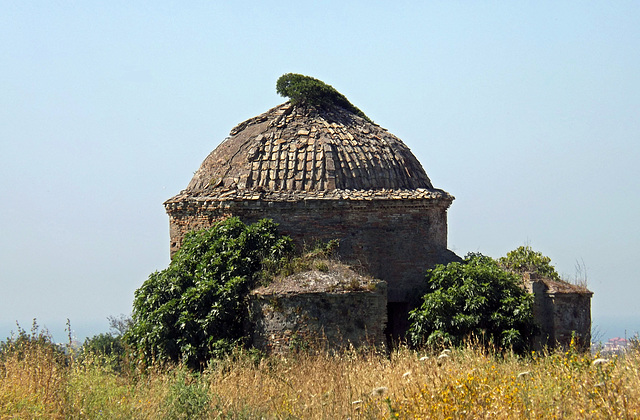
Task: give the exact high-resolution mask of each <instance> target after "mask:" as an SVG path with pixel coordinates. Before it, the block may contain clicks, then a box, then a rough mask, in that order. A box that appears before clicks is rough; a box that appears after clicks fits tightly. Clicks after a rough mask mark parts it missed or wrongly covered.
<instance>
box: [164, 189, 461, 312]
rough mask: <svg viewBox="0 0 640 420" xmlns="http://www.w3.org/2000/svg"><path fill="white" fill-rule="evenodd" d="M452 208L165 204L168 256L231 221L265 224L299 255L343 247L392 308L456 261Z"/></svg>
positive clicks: (397, 203) (386, 203) (423, 202)
mask: <svg viewBox="0 0 640 420" xmlns="http://www.w3.org/2000/svg"><path fill="white" fill-rule="evenodd" d="M449 204H450V201H447V200H436V199H417V200H403V199H396V200H322V199H316V200H297V201H289V202H287V201H281V202H273V201H261V200H245V201H208V202H203V201H190V202H181V203H175V204H174V203H172V204H167V212H168V213H169V217H170V236H171V253H172V254H173V253H174V252H175V251H176V250H177V249H179V247H180V244H181V242H182V238H183V236H184V234H185V233H186V232H188V231H190V230H194V229H200V228H204V227H208V226H210V225H212V224H213V223H215V222H216V221H218V220H221V219H223V218H225V217H228V216H230V215H233V216H238V217H240V219H241V220H243V221H244V222H245V223H253V222H256V221H258V220H260V219H262V218H265V217H268V218H271V219H273V220H274V221H275V222H276V223H279V224H280V231H281V232H282V233H283V234H286V235H289V236H291V237H292V238H293V240H294V241H295V242H296V244H297V245H298V246H300V247H302V246H304V245H305V244H306V245H308V246H313V245H314V244H315V243H316V241H318V240H320V241H328V240H331V239H339V240H340V247H339V250H338V252H339V255H340V258H341V259H342V260H343V261H344V262H346V263H349V264H352V265H355V266H361V267H363V268H364V269H365V270H366V271H367V272H368V273H370V274H371V275H372V276H374V277H376V278H379V279H382V280H385V281H387V282H388V285H389V291H388V296H389V301H392V302H393V301H398V302H402V301H412V300H413V299H414V298H415V296H420V295H421V293H420V290H421V289H422V287H424V274H425V271H426V270H427V269H428V268H431V267H433V266H434V265H435V264H438V263H447V262H450V261H453V260H456V259H457V256H456V255H455V254H453V253H452V252H450V251H448V250H447V215H446V211H447V208H448V206H449Z"/></svg>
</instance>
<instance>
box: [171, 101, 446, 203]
mask: <svg viewBox="0 0 640 420" xmlns="http://www.w3.org/2000/svg"><path fill="white" fill-rule="evenodd" d="M392 192H393V193H394V194H399V193H400V192H403V194H401V195H402V197H401V198H408V197H409V196H411V197H417V198H438V197H446V198H449V199H453V197H451V196H450V195H449V194H448V193H446V192H444V191H442V190H437V189H434V188H433V186H432V185H431V181H430V180H429V178H428V177H427V174H426V173H425V171H424V169H423V168H422V166H421V165H420V162H418V160H417V159H416V157H415V156H414V155H413V154H412V153H411V151H410V150H409V148H408V147H407V146H406V145H405V144H404V143H403V142H402V141H401V140H400V139H398V138H397V137H396V136H394V135H392V134H390V133H389V132H387V131H386V130H385V129H383V128H381V127H380V126H378V125H376V124H373V123H371V122H368V121H367V120H365V119H363V118H362V117H360V116H358V115H356V114H354V113H352V112H349V111H346V110H344V109H343V108H340V107H330V108H317V107H314V106H311V105H305V104H297V105H293V104H291V103H290V102H286V103H284V104H282V105H280V106H277V107H275V108H272V109H271V110H269V111H267V112H266V113H264V114H262V115H259V116H257V117H254V118H251V119H249V120H247V121H244V122H242V123H240V124H239V125H237V126H236V127H235V128H233V130H231V133H230V136H229V137H227V138H226V139H225V140H224V141H223V142H222V143H221V144H220V145H219V146H218V147H217V148H216V149H215V150H214V151H213V152H211V153H210V154H209V156H207V158H206V159H205V160H204V162H203V163H202V165H201V166H200V168H199V169H198V171H197V172H196V173H195V175H194V177H193V179H192V180H191V182H190V183H189V185H188V186H187V188H186V190H184V191H182V192H181V193H180V194H178V195H177V196H175V197H173V198H172V199H170V200H168V202H167V203H170V202H178V201H182V200H184V199H205V198H213V199H224V198H226V199H238V198H243V197H245V198H246V197H248V196H252V197H254V199H255V197H256V194H260V195H261V198H264V195H265V194H266V195H269V196H270V198H269V199H275V200H278V199H279V198H278V197H280V199H288V200H290V199H291V198H292V197H293V198H295V197H298V196H305V197H309V196H317V195H320V196H323V197H325V196H327V195H329V196H336V195H337V196H339V197H341V198H350V199H358V198H361V199H366V198H368V197H371V196H374V197H375V196H380V197H382V196H387V195H389V194H390V193H392ZM407 194H408V195H407Z"/></svg>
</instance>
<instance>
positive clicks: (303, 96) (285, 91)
mask: <svg viewBox="0 0 640 420" xmlns="http://www.w3.org/2000/svg"><path fill="white" fill-rule="evenodd" d="M276 92H278V94H279V95H280V96H285V97H287V98H289V99H291V103H293V104H302V103H304V104H309V105H314V106H318V107H324V108H328V107H333V106H338V107H340V108H344V109H346V110H347V111H350V112H353V113H354V114H356V115H358V116H360V117H362V118H364V119H365V120H367V121H369V122H371V120H370V119H369V117H367V116H366V115H365V114H364V112H362V111H360V110H359V109H358V108H356V107H355V106H354V105H352V104H351V102H349V100H348V99H347V98H346V97H345V96H344V95H343V94H341V93H340V92H338V91H337V90H336V89H334V88H333V87H332V86H330V85H328V84H326V83H324V82H323V81H321V80H318V79H314V78H313V77H309V76H304V75H302V74H295V73H287V74H284V75H282V76H281V77H280V78H279V79H278V81H277V82H276Z"/></svg>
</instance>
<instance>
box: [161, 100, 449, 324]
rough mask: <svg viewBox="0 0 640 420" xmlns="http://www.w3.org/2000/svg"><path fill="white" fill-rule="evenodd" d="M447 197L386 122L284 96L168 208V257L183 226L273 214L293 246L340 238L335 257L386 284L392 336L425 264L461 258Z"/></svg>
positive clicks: (211, 159) (219, 151) (208, 162)
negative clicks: (452, 237)
mask: <svg viewBox="0 0 640 420" xmlns="http://www.w3.org/2000/svg"><path fill="white" fill-rule="evenodd" d="M452 201H453V197H452V196H451V195H450V194H448V193H447V192H445V191H443V190H440V189H436V188H434V187H433V185H432V184H431V181H430V180H429V178H428V177H427V174H426V173H425V171H424V169H423V168H422V166H421V165H420V162H418V160H417V159H416V157H415V156H414V155H413V154H412V153H411V151H410V150H409V148H408V147H407V146H406V145H405V144H404V143H403V142H402V141H401V140H400V139H398V138H397V137H396V136H394V135H393V134H391V133H389V132H388V131H386V130H385V129H383V128H381V127H380V126H378V125H376V124H373V123H370V122H367V121H366V120H364V119H363V118H361V117H359V116H357V115H355V114H353V113H350V112H348V111H345V110H343V109H342V108H338V107H334V108H331V109H322V108H320V109H318V108H314V107H311V106H305V105H292V104H291V103H290V102H287V103H285V104H282V105H280V106H277V107H275V108H273V109H271V110H269V111H267V112H266V113H264V114H262V115H259V116H257V117H255V118H251V119H249V120H247V121H245V122H243V123H241V124H239V125H238V126H236V127H235V128H233V129H232V130H231V133H230V137H228V138H226V139H225V140H224V141H223V142H222V143H221V144H220V145H219V146H218V147H217V148H216V149H215V150H214V151H213V152H211V154H210V155H209V156H208V157H207V158H206V159H205V160H204V162H203V163H202V165H201V166H200V169H198V171H197V172H196V173H195V175H194V177H193V179H192V180H191V182H190V183H189V185H188V186H187V188H186V189H185V190H183V191H181V192H180V193H179V194H178V195H176V196H175V197H173V198H171V199H169V200H168V201H166V202H165V207H166V210H167V213H168V214H169V218H170V240H171V253H172V254H173V253H174V252H175V251H176V250H177V249H178V248H179V247H180V244H181V242H182V238H183V236H184V234H185V233H186V232H188V231H190V230H194V229H200V228H204V227H208V226H211V224H212V223H214V222H216V221H219V220H221V219H223V218H225V217H228V216H238V217H239V218H240V219H241V220H243V221H244V222H246V223H252V222H256V221H258V220H259V219H262V218H271V219H273V220H274V221H275V222H277V223H279V224H280V230H281V232H282V233H284V234H286V235H289V236H291V237H292V238H293V240H294V241H295V242H296V243H297V244H298V245H299V246H304V245H307V246H310V245H313V244H314V243H316V242H317V241H328V240H331V239H339V241H340V246H339V256H340V259H341V261H343V262H345V263H347V264H352V265H357V266H360V267H362V268H363V269H364V270H365V271H366V272H368V273H369V274H371V275H372V276H373V277H376V278H378V279H382V280H384V281H386V282H387V284H388V290H387V296H388V311H389V328H390V329H392V330H393V332H394V333H395V332H400V331H403V330H404V329H406V315H407V311H408V309H409V304H410V303H411V302H412V301H415V300H416V298H417V297H419V296H420V293H419V291H420V290H419V289H421V285H422V284H423V283H424V274H425V271H426V270H427V269H428V268H431V267H433V266H434V265H435V264H438V263H448V262H450V261H453V260H456V259H457V256H456V255H455V254H454V253H452V252H451V251H449V250H448V249H447V209H448V207H449V206H450V205H451V202H452Z"/></svg>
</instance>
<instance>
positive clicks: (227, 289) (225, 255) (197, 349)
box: [124, 218, 293, 368]
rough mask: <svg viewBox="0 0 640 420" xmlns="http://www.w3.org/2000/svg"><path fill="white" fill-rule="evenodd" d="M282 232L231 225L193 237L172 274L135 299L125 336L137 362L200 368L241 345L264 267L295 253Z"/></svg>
mask: <svg viewBox="0 0 640 420" xmlns="http://www.w3.org/2000/svg"><path fill="white" fill-rule="evenodd" d="M276 226H277V225H276V224H275V223H274V222H272V221H271V220H261V221H259V222H258V223H255V224H252V225H248V226H247V225H245V224H244V223H242V222H241V221H240V220H239V219H238V218H229V219H227V220H225V221H223V222H220V223H217V224H215V225H214V226H212V227H211V228H210V229H206V230H201V231H197V232H191V233H188V234H187V235H185V238H184V242H183V244H182V247H181V248H180V250H179V251H178V252H177V253H176V254H175V255H174V257H173V260H172V261H171V263H170V264H169V267H168V268H166V269H165V270H163V271H160V272H155V273H153V274H151V275H150V276H149V279H148V280H147V281H146V282H145V283H144V284H143V285H142V287H140V289H138V290H137V291H136V293H135V299H134V303H133V324H132V325H131V327H130V329H129V330H128V331H127V333H126V334H125V336H124V337H125V341H126V342H127V343H128V345H129V346H131V348H132V349H133V356H134V357H136V358H137V359H142V360H143V361H145V362H147V363H148V362H151V361H153V360H157V361H162V362H166V361H172V362H177V361H182V362H183V363H185V364H186V365H188V366H190V367H192V368H196V367H202V366H203V365H204V364H205V363H206V362H207V360H209V359H210V358H211V357H214V356H216V355H219V354H220V352H221V349H228V348H231V347H232V346H233V345H235V344H236V343H238V342H240V341H241V340H242V338H243V334H244V332H243V320H244V313H245V308H244V306H243V304H244V299H245V297H246V295H247V293H248V292H249V290H250V289H251V288H252V287H253V286H255V284H256V282H257V280H258V279H259V278H260V276H259V272H260V270H261V268H262V267H263V266H265V265H267V266H270V267H271V266H274V265H277V262H278V261H281V260H283V259H285V257H288V255H289V254H290V253H291V252H292V250H293V245H292V241H291V239H290V238H288V237H280V236H279V235H278V234H277V231H276Z"/></svg>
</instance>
